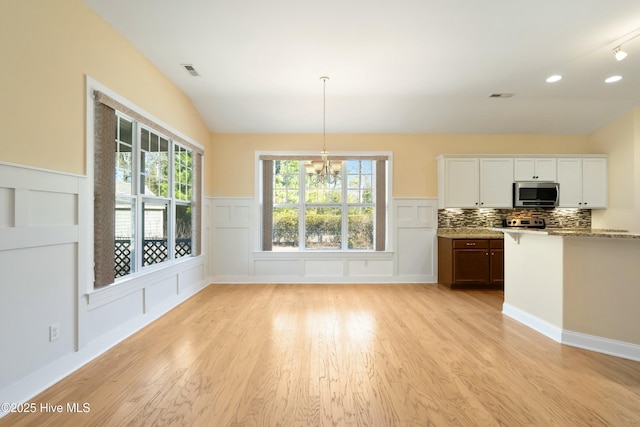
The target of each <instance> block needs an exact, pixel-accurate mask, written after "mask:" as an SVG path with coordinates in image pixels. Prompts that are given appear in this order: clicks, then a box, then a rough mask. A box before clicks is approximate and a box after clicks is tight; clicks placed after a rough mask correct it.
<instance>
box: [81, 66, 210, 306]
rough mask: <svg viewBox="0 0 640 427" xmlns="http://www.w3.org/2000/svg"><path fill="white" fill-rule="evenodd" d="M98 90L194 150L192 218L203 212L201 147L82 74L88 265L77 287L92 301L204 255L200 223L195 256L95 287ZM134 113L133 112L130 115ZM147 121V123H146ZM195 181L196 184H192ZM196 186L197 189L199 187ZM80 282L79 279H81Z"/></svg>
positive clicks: (190, 262) (137, 286) (194, 219)
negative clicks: (198, 166)
mask: <svg viewBox="0 0 640 427" xmlns="http://www.w3.org/2000/svg"><path fill="white" fill-rule="evenodd" d="M96 91H97V92H100V93H102V94H103V95H105V96H108V97H109V99H110V100H112V101H114V102H117V103H119V105H121V106H123V107H124V108H126V111H123V113H125V114H126V115H129V116H130V117H132V118H135V115H140V116H141V117H144V120H145V121H151V123H153V124H154V125H156V126H159V127H161V129H160V128H157V127H153V126H152V128H154V129H156V130H157V131H161V130H162V131H163V132H164V131H165V130H166V131H167V132H168V133H167V135H170V136H172V137H173V136H176V139H175V142H176V143H179V144H181V145H183V146H185V147H187V148H189V149H193V153H194V160H193V161H194V163H195V162H196V161H198V162H200V163H201V165H200V167H201V168H202V171H201V172H200V176H198V172H194V176H193V180H194V188H193V192H194V193H193V201H192V206H193V211H194V212H193V215H194V216H193V219H192V220H193V221H194V222H195V221H201V218H202V214H201V212H200V210H201V209H202V204H203V192H204V179H203V178H204V147H203V146H202V145H201V144H200V143H198V142H196V141H195V140H193V139H191V138H189V137H188V136H186V135H184V134H183V133H181V132H180V131H178V130H176V129H175V128H173V127H172V126H170V125H168V124H166V123H165V122H164V121H162V120H160V119H158V118H157V117H155V116H154V115H152V114H150V113H149V112H147V111H146V110H144V109H143V108H141V107H139V106H137V105H136V104H134V103H132V102H131V101H129V100H127V99H125V98H124V97H122V96H120V95H118V94H117V93H115V92H114V91H113V90H111V89H109V88H108V87H107V86H105V85H103V84H102V83H100V82H98V81H97V80H95V79H93V78H92V77H90V76H88V75H85V165H86V167H85V169H86V178H87V181H86V182H87V185H86V187H87V198H86V200H87V204H86V206H85V207H84V208H83V211H84V212H85V216H86V223H87V224H88V225H87V229H86V230H85V231H84V233H85V234H86V236H87V238H86V241H87V243H86V247H87V254H86V258H87V264H88V265H89V266H91V267H90V268H87V269H86V274H85V276H84V280H83V281H84V285H83V286H82V288H83V289H79V295H85V296H86V298H87V301H90V300H91V298H90V297H91V295H93V294H96V293H98V294H101V295H112V294H114V295H115V294H120V293H122V292H125V293H126V292H128V291H126V289H129V288H131V289H134V288H135V289H137V288H139V287H140V283H139V280H137V279H140V280H142V281H143V282H144V281H146V280H145V277H149V276H152V277H153V276H156V275H157V274H162V273H161V272H162V271H165V270H166V271H167V272H169V271H173V269H176V268H178V269H181V268H183V267H181V266H183V265H192V264H193V263H195V264H197V263H200V262H201V261H200V259H201V258H203V257H204V254H203V253H202V250H201V247H202V238H203V230H204V224H201V226H200V227H199V233H200V234H199V236H198V238H197V239H196V242H197V243H196V246H197V248H196V247H194V249H193V250H194V251H195V250H196V249H197V252H194V253H197V254H198V255H193V256H191V257H187V258H179V259H174V260H172V262H171V263H168V264H166V263H160V264H157V265H153V266H148V267H146V268H145V269H144V270H143V271H138V272H136V273H134V274H133V275H130V277H129V276H128V277H127V278H126V279H122V280H118V281H117V282H114V283H112V284H111V285H108V286H104V287H98V288H95V287H94V269H93V265H94V262H95V259H94V254H93V247H94V243H95V242H94V231H93V224H94V212H93V200H94V188H93V182H94V179H95V163H94V159H95V157H94V156H95V142H96V141H95V130H94V128H95V102H96V98H95V94H96ZM132 112H133V115H131V114H132ZM145 124H146V122H145ZM196 182H197V183H198V185H196V184H195V183H196ZM198 187H199V189H198ZM81 282H82V281H81Z"/></svg>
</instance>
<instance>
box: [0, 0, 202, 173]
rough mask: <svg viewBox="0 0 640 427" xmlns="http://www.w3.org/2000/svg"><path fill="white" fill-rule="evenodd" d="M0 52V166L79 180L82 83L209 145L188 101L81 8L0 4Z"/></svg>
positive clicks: (68, 0) (22, 1)
mask: <svg viewBox="0 0 640 427" xmlns="http://www.w3.org/2000/svg"><path fill="white" fill-rule="evenodd" d="M0 52H2V67H0V94H1V98H0V101H1V102H0V129H2V138H1V139H0V161H5V162H10V163H17V164H24V165H30V166H36V167H42V168H47V169H54V170H60V171H65V172H73V173H80V174H83V173H85V171H86V165H85V75H89V76H91V77H92V78H94V79H95V80H97V81H99V82H100V83H102V84H104V85H105V86H107V87H108V88H110V89H112V90H113V91H115V92H116V93H118V94H119V95H121V96H123V97H124V98H126V99H128V100H129V101H131V102H133V103H134V104H136V105H138V106H139V107H141V108H142V109H144V110H146V111H148V112H149V113H151V114H152V115H154V116H156V117H157V118H158V119H160V120H162V121H164V122H165V123H166V124H168V125H170V126H172V127H173V128H175V129H176V130H179V131H180V132H182V133H183V134H185V135H187V136H189V137H190V138H192V139H193V140H195V141H197V142H199V143H200V144H202V145H206V144H207V143H208V140H209V136H210V133H209V130H208V129H207V127H206V126H205V124H204V122H203V121H202V119H201V118H200V116H199V114H198V112H197V111H196V109H195V107H194V106H193V104H192V103H191V101H190V100H189V99H188V98H187V97H186V96H185V95H184V94H183V93H182V92H181V91H180V90H178V88H177V87H176V86H175V85H173V84H172V83H171V82H169V80H168V79H167V78H166V77H165V76H164V75H163V74H161V73H160V72H159V71H158V69H157V68H155V66H154V65H153V64H151V63H150V62H149V61H148V60H147V59H146V58H145V57H143V56H142V55H141V54H140V53H139V52H138V51H137V50H136V49H135V48H134V47H133V46H132V45H131V44H129V42H127V41H126V40H125V39H124V38H123V37H122V36H120V35H119V34H118V33H117V32H116V31H115V30H114V29H113V28H112V27H111V26H109V25H108V24H107V23H106V22H105V21H103V20H102V18H100V17H99V16H98V15H96V14H95V13H94V12H93V11H92V10H91V9H90V8H89V7H88V6H86V5H85V3H83V2H82V0H63V1H51V0H2V7H1V11H0Z"/></svg>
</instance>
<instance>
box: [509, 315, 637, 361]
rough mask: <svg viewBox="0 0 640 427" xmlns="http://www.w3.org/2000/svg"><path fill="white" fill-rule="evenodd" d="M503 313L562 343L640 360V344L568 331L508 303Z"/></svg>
mask: <svg viewBox="0 0 640 427" xmlns="http://www.w3.org/2000/svg"><path fill="white" fill-rule="evenodd" d="M502 314H505V315H507V316H509V317H511V318H512V319H514V320H517V321H518V322H520V323H522V324H523V325H525V326H528V327H530V328H531V329H533V330H535V331H537V332H540V333H541V334H543V335H545V336H547V337H549V338H551V339H552V340H554V341H556V342H559V343H560V344H564V345H569V346H571V347H578V348H582V349H585V350H589V351H595V352H597V353H603V354H608V355H610V356H616V357H621V358H623V359H630V360H634V361H637V362H640V345H638V344H632V343H628V342H624V341H616V340H612V339H609V338H603V337H599V336H595V335H588V334H583V333H580V332H573V331H567V330H565V329H562V328H559V327H557V326H555V325H552V324H550V323H548V322H546V321H544V320H542V319H540V318H538V317H536V316H533V315H531V314H529V313H527V312H525V311H522V310H520V309H518V308H516V307H514V306H512V305H509V304H506V303H504V304H503V305H502Z"/></svg>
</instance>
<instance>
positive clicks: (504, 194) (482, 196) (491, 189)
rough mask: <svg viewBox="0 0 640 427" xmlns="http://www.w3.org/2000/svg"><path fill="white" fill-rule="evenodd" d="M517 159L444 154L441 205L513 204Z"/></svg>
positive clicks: (441, 168)
mask: <svg viewBox="0 0 640 427" xmlns="http://www.w3.org/2000/svg"><path fill="white" fill-rule="evenodd" d="M512 183H513V159H511V158H481V159H478V158H441V159H439V161H438V193H439V197H438V205H439V207H440V208H510V207H512V203H513V202H512Z"/></svg>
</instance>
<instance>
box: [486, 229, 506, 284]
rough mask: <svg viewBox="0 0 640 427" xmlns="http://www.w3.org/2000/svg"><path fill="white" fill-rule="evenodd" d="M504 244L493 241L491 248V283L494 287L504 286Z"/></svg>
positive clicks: (500, 241) (499, 241)
mask: <svg viewBox="0 0 640 427" xmlns="http://www.w3.org/2000/svg"><path fill="white" fill-rule="evenodd" d="M503 244H504V242H503V241H502V240H497V239H496V240H491V245H490V248H489V264H490V265H489V283H490V284H492V285H503V284H504V246H503Z"/></svg>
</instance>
